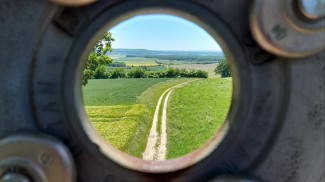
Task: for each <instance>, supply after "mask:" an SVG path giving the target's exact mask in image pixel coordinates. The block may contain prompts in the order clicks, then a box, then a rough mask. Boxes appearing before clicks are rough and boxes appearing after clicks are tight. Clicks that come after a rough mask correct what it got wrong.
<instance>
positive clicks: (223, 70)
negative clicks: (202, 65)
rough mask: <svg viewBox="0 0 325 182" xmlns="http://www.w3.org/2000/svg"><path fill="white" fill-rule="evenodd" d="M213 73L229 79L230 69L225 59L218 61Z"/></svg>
mask: <svg viewBox="0 0 325 182" xmlns="http://www.w3.org/2000/svg"><path fill="white" fill-rule="evenodd" d="M214 72H215V73H216V74H220V75H221V77H230V76H231V73H230V67H229V64H228V61H227V59H225V58H223V59H220V61H219V62H218V65H217V67H216V68H215V69H214Z"/></svg>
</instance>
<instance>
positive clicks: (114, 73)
mask: <svg viewBox="0 0 325 182" xmlns="http://www.w3.org/2000/svg"><path fill="white" fill-rule="evenodd" d="M108 75H109V78H125V77H126V71H125V69H124V68H118V67H116V68H114V69H112V70H110V71H109V74H108Z"/></svg>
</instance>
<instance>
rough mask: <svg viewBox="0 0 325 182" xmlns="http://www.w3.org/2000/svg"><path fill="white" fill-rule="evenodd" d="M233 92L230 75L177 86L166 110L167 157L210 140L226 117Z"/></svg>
mask: <svg viewBox="0 0 325 182" xmlns="http://www.w3.org/2000/svg"><path fill="white" fill-rule="evenodd" d="M231 95H232V79H231V78H211V79H201V80H198V81H195V82H191V83H189V84H187V85H186V86H184V87H181V88H177V89H175V91H174V92H173V93H172V95H171V99H170V100H169V105H168V110H167V118H168V121H167V133H168V134H167V140H168V141H167V149H168V154H167V158H168V159H171V158H175V157H180V156H182V155H185V154H187V153H189V152H191V151H193V150H195V149H197V148H199V147H200V146H201V145H202V144H204V143H205V142H207V141H208V140H209V139H210V138H211V137H212V136H213V135H214V133H215V132H216V131H217V129H218V128H219V127H220V126H221V124H222V123H223V121H224V119H225V118H226V115H227V113H228V110H229V107H230V103H231Z"/></svg>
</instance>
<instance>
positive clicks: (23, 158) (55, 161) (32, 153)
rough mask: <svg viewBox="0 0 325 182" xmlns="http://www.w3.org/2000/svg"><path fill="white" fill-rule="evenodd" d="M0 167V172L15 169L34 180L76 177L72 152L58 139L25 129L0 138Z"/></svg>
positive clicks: (66, 181) (53, 181)
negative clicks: (25, 130)
mask: <svg viewBox="0 0 325 182" xmlns="http://www.w3.org/2000/svg"><path fill="white" fill-rule="evenodd" d="M11 170H14V171H11ZM1 171H2V174H0V176H2V175H5V174H6V173H7V172H17V171H18V172H19V173H22V174H24V175H26V176H29V178H31V180H32V181H36V182H38V181H47V182H57V181H61V182H74V181H75V178H76V172H75V165H74V162H73V159H72V156H71V154H70V152H69V150H68V149H67V148H66V147H65V146H64V145H63V144H62V143H61V142H60V141H58V140H56V139H55V138H52V137H50V136H47V135H44V134H35V133H26V132H24V133H16V134H15V135H11V136H8V137H6V138H3V139H1V140H0V172H1ZM3 173H4V174H3Z"/></svg>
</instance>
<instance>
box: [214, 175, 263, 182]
mask: <svg viewBox="0 0 325 182" xmlns="http://www.w3.org/2000/svg"><path fill="white" fill-rule="evenodd" d="M210 182H261V181H260V180H258V179H256V178H253V177H247V176H241V175H240V176H239V175H221V176H219V177H217V178H215V179H213V180H211V181H210Z"/></svg>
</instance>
